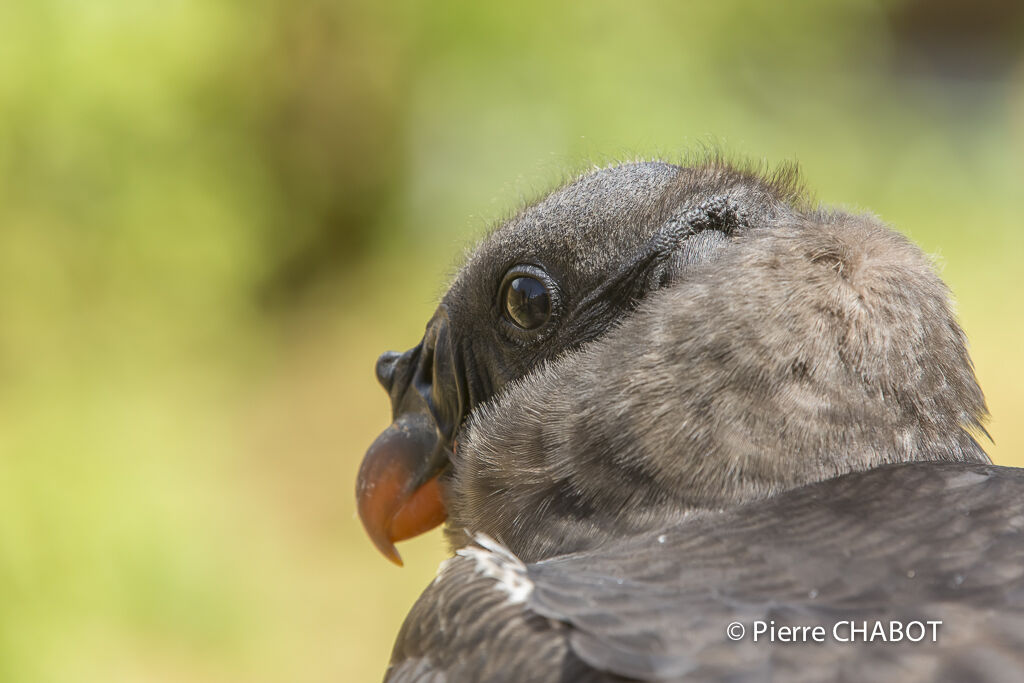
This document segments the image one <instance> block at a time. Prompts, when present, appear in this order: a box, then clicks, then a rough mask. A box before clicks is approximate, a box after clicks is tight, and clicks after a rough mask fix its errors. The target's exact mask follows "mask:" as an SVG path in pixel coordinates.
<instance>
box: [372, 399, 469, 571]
mask: <svg viewBox="0 0 1024 683" xmlns="http://www.w3.org/2000/svg"><path fill="white" fill-rule="evenodd" d="M448 459H449V458H448V453H447V449H445V448H444V447H443V446H441V444H440V440H439V439H438V435H437V429H436V427H435V426H434V424H433V421H432V420H431V419H430V418H429V417H428V416H425V415H406V416H402V417H400V418H399V419H397V420H395V422H393V423H392V424H391V426H390V427H388V428H387V429H385V430H384V432H383V433H382V434H381V435H380V436H378V437H377V440H376V441H374V442H373V445H371V446H370V448H369V450H367V451H366V457H364V458H363V464H362V466H361V467H360V468H359V476H358V478H357V479H356V500H357V501H358V508H359V517H360V519H362V520H363V526H364V527H366V533H367V534H369V536H370V540H371V541H373V544H374V545H375V546H377V549H378V550H379V551H380V552H381V553H383V554H384V557H386V558H388V559H389V560H391V561H392V562H394V563H395V564H397V565H398V566H402V558H401V556H400V555H399V554H398V551H397V550H396V549H395V542H397V541H404V540H406V539H408V538H412V537H413V536H418V535H420V534H422V533H425V532H427V531H430V530H431V529H433V528H434V527H436V526H437V525H438V524H440V523H442V522H443V521H444V520H445V517H447V513H446V511H445V507H444V501H443V500H442V498H441V486H440V484H439V483H438V477H439V476H440V473H441V471H442V470H443V469H444V467H445V465H447V464H448Z"/></svg>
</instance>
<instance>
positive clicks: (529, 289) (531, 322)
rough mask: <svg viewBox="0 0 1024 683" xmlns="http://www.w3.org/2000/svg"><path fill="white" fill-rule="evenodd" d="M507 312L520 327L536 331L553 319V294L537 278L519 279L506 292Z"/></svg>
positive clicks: (511, 283)
mask: <svg viewBox="0 0 1024 683" xmlns="http://www.w3.org/2000/svg"><path fill="white" fill-rule="evenodd" d="M505 312H506V313H507V314H508V317H509V319H510V320H511V321H512V322H514V323H515V324H516V325H518V326H519V327H522V328H523V329H526V330H533V329H536V328H538V327H540V326H541V325H543V324H544V323H546V322H547V321H548V318H550V317H551V293H550V292H548V288H547V287H546V286H544V283H542V282H541V281H540V280H537V279H536V278H532V277H529V276H526V275H523V276H520V277H517V278H515V279H514V280H512V281H511V282H510V283H509V284H508V288H507V289H506V290H505Z"/></svg>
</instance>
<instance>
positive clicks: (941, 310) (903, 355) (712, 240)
mask: <svg viewBox="0 0 1024 683" xmlns="http://www.w3.org/2000/svg"><path fill="white" fill-rule="evenodd" d="M702 207H703V208H702ZM695 209H696V213H694V211H695ZM716 211H717V212H718V213H717V214H715V212H716ZM688 212H689V213H688ZM707 215H711V216H712V218H713V220H712V221H711V222H712V223H715V225H714V226H712V227H713V228H714V229H706V227H707V226H705V227H702V226H701V225H700V220H701V219H700V217H701V216H707ZM673 226H675V227H673ZM680 226H682V227H680ZM672 230H675V231H676V232H675V233H672V232H671V231H672ZM659 231H661V232H659ZM670 234H677V236H678V240H679V244H678V245H677V248H675V249H673V250H671V251H666V250H662V251H661V252H659V253H662V254H665V253H668V257H667V258H664V259H663V260H664V261H665V263H663V264H662V265H660V266H657V268H654V267H652V268H654V269H652V268H646V267H645V268H644V269H640V271H637V273H633V272H632V271H629V273H628V277H623V276H622V273H623V272H625V271H623V270H622V266H623V265H624V264H628V263H637V262H639V261H638V257H637V254H640V253H642V252H643V249H644V248H650V245H651V244H652V243H653V242H654V241H656V240H657V239H659V238H660V237H659V235H660V236H661V238H663V237H664V236H665V235H670ZM520 262H542V263H543V264H544V266H545V267H546V268H548V269H549V270H550V271H551V272H553V273H556V274H557V277H558V278H559V279H561V280H562V281H563V290H564V294H563V298H564V299H566V301H563V302H562V305H563V309H562V310H563V319H562V320H561V321H560V324H559V325H558V326H557V329H555V330H553V331H551V332H550V333H549V334H548V336H547V337H546V338H545V339H543V340H542V342H539V343H536V344H527V343H526V342H523V343H522V344H520V345H519V351H518V352H517V353H511V352H509V353H507V354H505V355H504V356H503V355H502V352H501V351H500V349H497V348H496V346H495V345H493V344H490V343H488V344H487V346H488V349H489V351H488V353H489V355H490V356H491V357H498V359H497V360H493V358H492V360H491V361H490V362H491V366H490V367H491V368H492V369H491V370H490V371H489V373H488V374H489V378H488V382H489V387H490V389H491V394H492V395H493V397H492V398H489V399H488V400H485V401H483V402H481V403H480V404H479V405H475V406H473V410H472V412H471V413H470V417H469V422H468V426H467V427H465V428H463V429H462V430H461V432H460V436H459V442H458V448H457V450H456V454H455V456H454V458H453V460H452V467H451V468H450V472H449V474H448V475H447V477H446V502H447V505H448V508H449V535H450V538H451V540H452V543H453V544H454V545H463V544H464V543H465V541H466V536H465V533H464V532H465V530H468V531H470V532H482V533H486V534H488V535H490V536H492V537H494V538H495V539H497V540H498V541H500V542H501V543H503V544H504V545H506V546H507V547H508V548H510V549H511V550H512V551H513V552H515V553H516V554H517V555H518V556H520V557H521V558H523V559H524V560H527V561H530V560H536V559H539V558H542V557H545V556H549V555H551V554H554V553H561V552H568V551H574V550H579V549H583V548H586V547H590V546H593V545H595V544H596V543H599V542H600V541H602V540H605V539H607V538H610V537H614V536H617V535H621V534H628V533H633V532H636V531H639V530H643V529H653V528H658V527H664V526H667V525H669V524H671V523H672V522H674V521H677V520H678V519H680V518H682V517H683V516H685V515H688V514H693V513H699V512H700V511H706V510H713V509H719V508H723V507H727V506H731V505H735V504H738V503H743V502H747V501H751V500H755V499H758V498H762V497H766V496H770V495H772V494H774V493H777V492H779V491H783V490H786V489H790V488H794V487H797V486H801V485H803V484H808V483H811V482H816V481H820V480H824V479H828V478H831V477H834V476H837V475H840V474H843V473H846V472H851V471H859V470H866V469H870V468H873V467H876V466H879V465H882V464H885V463H892V462H905V461H915V460H936V461H973V462H987V461H988V458H987V456H986V455H985V454H984V452H983V451H982V449H981V448H980V447H979V446H978V444H977V443H976V441H975V440H974V438H973V437H972V436H971V432H972V431H973V432H978V431H983V430H982V427H981V425H982V421H983V420H984V418H985V416H986V409H985V403H984V399H983V397H982V393H981V390H980V389H979V387H978V385H977V382H976V380H975V377H974V372H973V367H972V364H971V361H970V358H969V356H968V353H967V348H966V341H965V337H964V334H963V332H962V331H961V329H960V327H959V326H958V324H957V322H956V320H955V317H954V315H953V312H952V308H951V304H950V300H949V292H948V290H947V288H946V287H945V285H944V284H943V283H942V281H941V280H940V279H939V278H938V277H937V275H936V274H935V272H934V270H933V268H932V265H931V263H930V262H929V259H928V258H927V257H926V256H925V255H924V254H923V253H922V252H921V251H920V250H919V249H918V248H917V247H916V246H914V245H913V244H911V243H910V242H909V241H908V240H907V239H905V238H904V237H902V236H901V235H899V234H897V233H895V232H893V231H892V230H890V229H889V228H887V227H886V226H885V225H883V224H882V223H880V222H879V221H878V220H877V219H875V218H873V217H871V216H864V215H849V214H845V213H839V212H829V211H822V210H816V209H810V208H808V207H807V203H806V202H805V201H804V200H802V199H801V197H800V194H799V193H798V191H797V189H796V184H795V182H794V181H793V177H792V175H791V174H783V175H782V176H781V177H780V178H779V179H770V178H761V177H758V176H756V175H753V174H750V173H745V172H740V171H736V170H733V169H731V168H729V167H727V166H724V165H721V164H708V165H704V166H700V167H697V168H691V169H683V168H679V167H676V166H671V165H669V164H662V163H653V164H634V165H628V166H624V167H617V168H611V169H604V170H601V171H598V172H595V173H593V174H590V175H588V176H585V177H583V178H582V179H580V180H578V181H577V182H575V183H572V184H570V185H568V186H567V187H565V188H563V189H561V190H559V191H557V192H555V193H554V194H552V195H551V196H550V197H548V198H547V199H545V200H543V201H541V202H540V203H538V204H536V205H534V206H532V207H529V208H528V209H526V210H524V212H523V213H521V214H520V215H518V216H516V217H515V218H513V219H511V220H510V221H509V222H507V223H506V224H505V225H503V226H502V227H501V228H499V229H498V230H497V231H495V232H494V233H493V234H492V235H490V236H489V237H488V238H487V239H486V240H485V241H484V242H483V243H482V244H481V245H480V246H479V248H478V249H477V251H476V253H475V254H474V256H473V257H472V258H471V259H470V261H469V262H468V263H467V265H466V266H465V267H464V268H463V270H462V272H461V273H460V275H459V277H458V278H457V280H456V282H455V284H454V285H453V287H452V289H451V290H450V292H449V294H448V295H447V296H446V297H445V304H446V305H447V306H448V308H449V310H451V311H452V313H451V318H452V324H453V325H454V326H457V325H459V324H460V321H462V323H461V324H462V326H463V327H464V328H472V327H473V325H479V324H490V323H489V321H491V320H492V319H493V309H494V305H495V304H494V291H495V284H494V278H495V273H497V274H498V276H499V277H500V274H501V273H503V272H504V270H505V269H506V267H507V265H509V264H514V263H520ZM641 271H642V272H641ZM641 275H642V276H643V278H646V279H645V280H644V284H643V286H642V287H638V288H636V292H632V290H631V294H630V297H627V299H628V300H626V301H624V302H620V303H619V304H616V307H613V308H607V307H606V308H607V310H605V309H601V313H600V314H599V315H598V314H595V315H593V316H591V317H590V318H587V317H586V316H584V315H583V314H582V313H580V312H579V310H580V309H581V308H587V306H589V304H586V303H585V302H586V301H587V295H588V293H592V292H594V291H597V290H599V289H600V288H602V287H605V288H607V287H608V286H609V285H608V284H607V283H608V282H610V281H611V282H614V283H615V285H614V286H615V287H619V288H622V287H633V286H634V285H633V284H630V283H631V282H633V281H635V277H634V276H636V277H639V276H641ZM627 281H628V282H627ZM588 310H589V309H588ZM482 311H483V313H482ZM480 320H482V321H484V322H483V323H479V321H480ZM473 321H477V322H475V323H474V322H473ZM574 321H575V322H574ZM581 321H582V322H581ZM570 323H573V324H570ZM577 323H578V324H577ZM484 335H485V333H484V332H483V331H481V330H480V329H477V330H476V331H475V332H473V331H472V330H470V331H469V334H468V335H466V336H469V337H472V338H474V339H477V340H478V341H477V343H476V346H477V347H478V348H477V350H476V351H475V355H476V356H477V357H479V356H481V355H484V352H482V351H481V350H480V348H479V346H481V345H482V344H483V343H484V342H481V341H479V340H481V339H486V337H485V336H484ZM471 346H472V345H471ZM482 365H486V364H482ZM494 368H498V369H497V370H496V369H494Z"/></svg>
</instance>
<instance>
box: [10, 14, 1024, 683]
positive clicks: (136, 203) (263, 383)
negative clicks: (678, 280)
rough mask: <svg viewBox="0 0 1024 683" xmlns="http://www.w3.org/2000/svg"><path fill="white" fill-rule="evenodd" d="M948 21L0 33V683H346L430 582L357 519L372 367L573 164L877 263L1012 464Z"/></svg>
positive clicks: (986, 89) (1012, 219)
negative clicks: (721, 184) (739, 175)
mask: <svg viewBox="0 0 1024 683" xmlns="http://www.w3.org/2000/svg"><path fill="white" fill-rule="evenodd" d="M956 4H957V3H950V2H943V3H938V5H939V7H940V10H941V11H940V10H935V9H929V7H930V6H932V7H933V6H934V5H935V3H931V4H929V3H927V2H917V1H914V2H910V1H907V2H895V1H893V2H877V1H875V0H841V1H840V2H829V3H824V2H818V1H817V0H801V1H799V2H791V3H777V2H760V1H758V0H750V1H749V2H748V1H743V0H715V1H714V2H676V3H662V4H644V3H621V2H605V1H603V0H599V1H598V2H585V3H583V2H581V3H552V2H542V1H540V0H529V1H524V2H503V3H486V2H475V1H472V0H466V1H455V0H441V1H440V2H431V3H428V2H414V1H412V0H399V1H398V2H374V1H372V0H338V1H328V0H257V2H253V3H239V2H228V1H227V0H176V1H174V2H153V1H150V0H142V1H139V0H133V1H131V0H88V1H85V0H82V1H80V2H73V1H67V0H65V1H58V0H5V1H4V2H0V681H5V682H6V681H12V682H19V683H20V682H22V681H30V682H34V681H43V682H55V683H65V682H67V683H71V682H75V683H78V682H82V681H104V682H109V681H254V682H278V681H290V682H293V683H301V682H305V681H325V682H326V681H364V680H377V679H379V678H380V676H381V674H382V673H383V671H384V666H385V664H386V661H387V657H388V653H389V651H390V647H391V642H392V639H393V637H394V635H395V633H396V632H397V629H398V627H399V625H400V623H401V619H402V617H403V615H404V614H405V612H406V610H407V609H408V608H409V606H410V605H411V603H412V601H413V600H414V599H415V596H416V595H417V594H418V593H419V591H420V590H421V588H422V587H423V586H424V585H426V583H428V582H429V580H430V579H431V578H432V577H433V574H434V570H435V567H436V564H437V562H438V561H439V560H440V559H441V558H442V557H443V555H444V548H443V546H442V542H441V539H440V536H439V535H438V534H437V533H436V532H435V533H433V534H430V535H428V536H426V537H424V538H422V539H419V540H416V541H413V542H410V543H407V544H404V545H403V546H402V552H403V554H404V556H405V559H406V567H405V568H404V569H397V568H395V567H393V566H392V565H390V564H388V563H387V562H385V561H384V560H383V559H382V558H381V557H380V556H379V555H377V553H376V552H375V551H374V549H373V548H372V547H371V546H370V544H369V543H368V542H367V541H366V540H365V539H364V537H363V534H362V531H361V529H360V527H359V523H358V520H357V519H356V517H355V513H354V501H353V489H354V479H355V473H356V469H357V467H358V464H359V461H360V459H361V457H362V454H363V452H364V450H365V448H366V446H367V445H368V444H369V443H370V442H371V440H372V439H373V437H374V436H375V435H376V433H377V432H378V431H379V430H380V429H382V428H383V427H384V426H386V423H387V422H388V421H389V415H390V413H389V407H388V404H387V400H386V397H385V395H384V392H383V391H381V390H380V389H379V387H377V386H376V385H375V382H374V379H373V362H374V359H375V358H376V356H377V354H378V353H380V352H381V351H383V350H385V349H389V348H394V349H399V350H402V349H405V348H408V347H410V346H412V345H413V344H415V343H416V342H417V341H418V339H419V337H420V334H421V332H422V328H423V325H424V323H425V322H426V320H427V319H428V317H429V315H430V313H431V311H432V310H433V308H434V305H435V303H436V299H437V297H438V295H439V294H440V293H441V292H442V291H443V290H444V287H445V282H446V278H447V277H448V275H447V274H448V273H450V272H451V271H452V269H453V268H454V267H455V266H456V265H457V264H458V259H459V258H460V254H461V253H462V251H463V249H464V248H465V247H466V246H468V245H470V244H471V243H472V240H473V239H474V236H476V235H479V234H480V233H481V232H482V231H483V230H484V229H485V228H486V227H487V226H488V225H490V224H492V223H493V222H495V221H497V220H500V219H501V218H502V217H504V216H507V215H508V214H509V213H511V212H513V211H515V210H516V208H517V206H518V205H520V204H521V203H522V202H523V201H526V200H529V199H532V198H535V197H536V196H538V195H539V194H540V193H541V192H543V191H545V190H546V189H549V188H550V187H551V186H552V185H553V184H554V183H556V182H558V181H560V180H561V179H563V178H565V177H567V176H568V174H570V173H575V172H578V171H580V170H583V169H585V168H587V167H588V166H590V165H593V164H606V163H609V162H611V161H614V160H619V159H632V158H636V157H643V156H652V155H663V156H667V157H669V158H679V157H681V156H682V155H683V154H684V153H686V152H693V151H695V150H701V149H705V148H708V147H711V148H716V149H719V150H722V151H724V152H726V153H727V154H731V155H733V156H735V157H738V158H752V159H754V160H764V161H766V162H768V163H769V164H773V163H778V162H784V161H799V163H800V165H801V167H802V169H803V172H804V176H805V179H806V182H807V184H808V186H809V187H811V188H813V189H814V190H815V192H816V195H817V197H818V198H819V199H820V200H822V201H825V202H829V203H837V204H841V205H845V206H848V207H855V208H858V209H870V210H871V211H873V212H875V213H877V214H878V215H880V216H881V217H882V218H883V219H885V220H886V221H888V222H890V223H891V224H893V225H895V226H896V227H897V228H899V229H900V230H902V231H904V232H906V233H907V234H909V235H910V236H911V237H912V238H913V239H915V240H916V241H917V242H918V243H920V244H921V245H922V246H923V247H924V248H925V249H926V250H927V251H929V252H930V253H933V254H935V255H936V257H937V262H938V264H939V265H940V267H941V269H942V273H943V276H944V277H945V279H946V280H947V282H948V283H949V284H950V286H951V287H952V290H953V292H954V294H955V296H956V298H957V300H958V302H959V311H960V316H961V319H962V322H963V325H964V327H965V328H966V330H967V333H968V335H969V337H970V339H971V344H972V346H971V348H972V352H973V356H974V360H975V362H976V364H977V371H978V374H979V376H980V379H981V383H982V386H983V388H984V389H985V390H986V394H987V396H988V401H989V406H990V408H991V411H992V420H991V422H990V425H989V426H990V430H989V431H990V433H991V435H992V437H993V439H994V443H993V444H992V445H991V448H990V452H991V454H992V456H993V458H994V459H995V460H996V462H998V463H1002V464H1015V465H1024V426H1022V424H1024V390H1022V388H1021V386H1022V384H1024V350H1022V344H1021V339H1024V315H1022V314H1024V304H1022V300H1024V268H1022V265H1021V264H1022V262H1024V232H1022V227H1024V225H1022V223H1024V221H1022V219H1021V216H1024V56H1022V54H1021V52H1020V50H1019V49H1018V48H1017V46H1019V45H1022V44H1024V41H1021V40H1020V37H1021V33H1020V31H1019V30H1018V29H1019V27H1020V25H1021V23H1020V18H1021V13H1020V11H1019V10H1017V9H1015V8H1016V7H1017V6H1018V3H1009V2H1008V3H980V4H978V5H977V7H976V8H975V9H973V10H970V9H969V10H968V15H967V16H960V15H949V16H938V15H937V14H936V13H938V14H939V15H941V12H946V11H952V10H950V9H949V7H952V6H953V5H956ZM959 4H961V5H964V6H971V7H974V5H972V3H959ZM1003 4H1005V5H1006V7H1007V8H1009V9H1006V8H1001V7H1002V5H1003ZM943 8H945V9H943ZM978 8H980V9H978ZM959 11H960V12H961V15H962V14H963V12H964V11H963V9H962V8H961V10H959ZM971 12H974V13H984V12H988V13H989V15H985V16H983V17H981V21H973V23H972V20H977V19H978V17H977V16H973V15H971ZM993 13H994V15H995V16H991V15H992V14H993ZM1000 13H1002V14H1000ZM979 26H980V27H981V28H980V29H979V28H978V27H979ZM979 31H980V34H979V35H980V37H979V35H975V34H977V33H978V32H979ZM936 36H937V37H936Z"/></svg>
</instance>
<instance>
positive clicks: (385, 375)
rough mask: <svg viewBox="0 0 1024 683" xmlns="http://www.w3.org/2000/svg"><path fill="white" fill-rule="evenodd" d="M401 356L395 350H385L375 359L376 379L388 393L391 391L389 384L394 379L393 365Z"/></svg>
mask: <svg viewBox="0 0 1024 683" xmlns="http://www.w3.org/2000/svg"><path fill="white" fill-rule="evenodd" d="M401 357H402V354H400V353H399V352H397V351H385V352H384V353H382V354H381V355H380V358H378V359H377V381H378V382H380V385H381V386H382V387H384V390H385V391H387V392H388V393H390V392H391V385H392V384H393V383H394V381H395V366H396V365H398V359H399V358H401Z"/></svg>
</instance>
